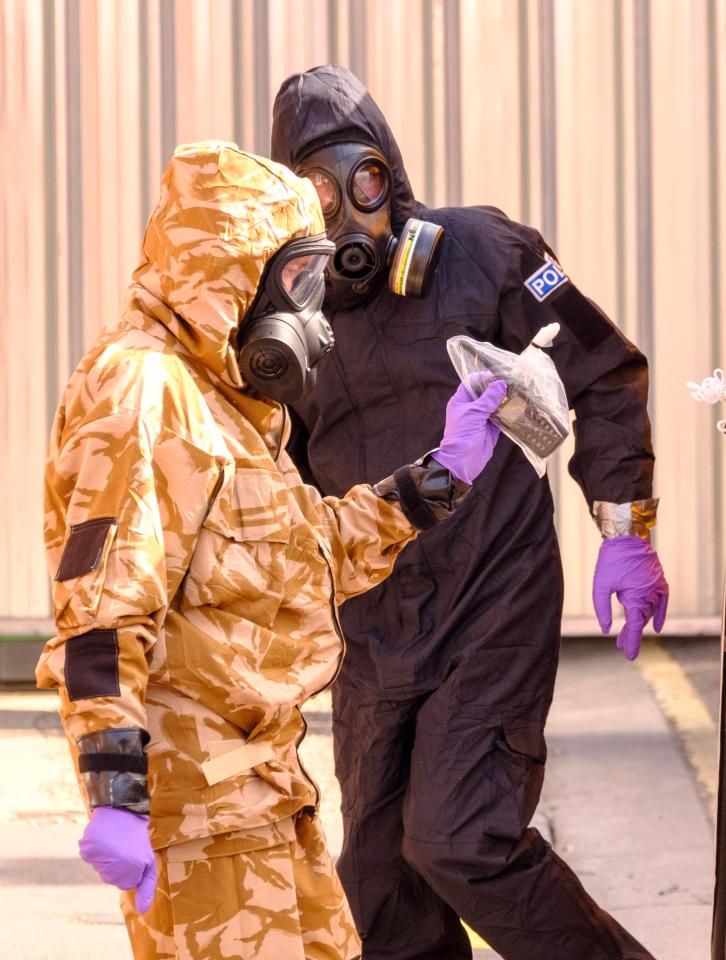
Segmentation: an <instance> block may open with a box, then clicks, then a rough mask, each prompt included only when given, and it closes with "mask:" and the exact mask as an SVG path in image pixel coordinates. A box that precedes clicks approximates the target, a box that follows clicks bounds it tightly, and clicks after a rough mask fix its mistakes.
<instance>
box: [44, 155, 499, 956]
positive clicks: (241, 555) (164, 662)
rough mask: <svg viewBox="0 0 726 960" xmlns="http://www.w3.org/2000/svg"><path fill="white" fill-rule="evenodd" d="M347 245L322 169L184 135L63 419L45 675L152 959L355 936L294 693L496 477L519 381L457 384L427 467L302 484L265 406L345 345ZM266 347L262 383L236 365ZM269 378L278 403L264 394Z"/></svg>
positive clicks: (326, 675) (335, 659) (93, 842)
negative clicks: (350, 611)
mask: <svg viewBox="0 0 726 960" xmlns="http://www.w3.org/2000/svg"><path fill="white" fill-rule="evenodd" d="M331 248H332V245H331V244H330V242H329V241H327V240H326V239H325V225H324V221H323V218H322V214H321V211H320V206H319V202H318V199H317V196H316V193H315V190H314V188H313V186H312V184H311V183H310V182H309V181H307V180H302V179H298V178H297V177H296V176H294V175H293V174H292V173H291V172H290V171H289V170H287V169H286V168H285V167H283V166H281V165H278V164H275V163H272V162H271V161H267V160H264V159H262V158H259V157H255V156H253V155H250V154H247V153H244V152H242V151H240V150H239V149H238V148H237V147H236V146H235V145H234V144H220V143H206V144H192V145H188V146H185V147H180V148H179V149H178V150H177V151H176V154H175V156H174V158H173V159H172V160H171V161H170V163H169V165H168V167H167V170H166V173H165V176H164V179H163V183H162V193H161V199H160V201H159V204H158V206H157V208H156V209H155V211H154V212H153V214H152V216H151V218H150V220H149V224H148V227H147V230H146V234H145V237H144V241H143V245H142V260H141V263H140V265H139V266H138V268H137V269H136V271H135V272H134V275H133V282H132V284H131V286H130V289H129V296H128V303H127V307H126V309H125V311H124V313H123V315H122V318H121V320H120V322H119V323H116V324H112V325H111V326H110V327H108V328H106V329H105V330H104V332H103V333H102V334H101V336H100V337H99V339H98V340H97V341H96V343H95V345H94V346H93V347H92V348H91V350H90V352H89V353H88V354H87V355H86V357H85V358H84V359H83V360H82V361H81V363H80V365H79V366H78V367H77V369H76V371H75V373H74V374H73V376H72V378H71V380H70V382H69V384H68V386H67V387H66V389H65V392H64V394H63V397H62V400H61V403H60V406H59V409H58V412H57V415H56V418H55V423H54V426H53V431H52V437H51V443H50V452H49V459H48V465H47V472H46V520H45V536H46V544H47V553H48V562H49V568H50V572H51V576H52V578H53V604H54V614H55V621H56V625H57V636H55V637H54V638H53V639H52V640H50V641H49V642H48V644H47V646H46V648H45V650H44V652H43V654H42V656H41V659H40V662H39V665H38V670H37V678H38V684H39V686H41V687H57V688H58V690H59V692H60V698H61V718H62V722H63V726H64V729H65V732H66V734H67V737H68V739H69V742H70V745H71V752H72V755H73V758H74V762H75V765H76V771H77V776H78V779H79V783H80V785H81V790H82V793H83V794H84V798H85V800H86V802H87V805H88V807H89V809H90V819H89V823H88V825H87V827H86V830H85V832H84V836H83V838H82V840H81V843H80V848H81V855H82V856H83V858H84V859H85V860H87V861H88V862H89V863H91V864H92V865H93V866H94V867H95V868H96V870H97V871H98V872H99V874H100V876H101V878H102V879H104V880H105V881H106V882H109V883H113V884H115V885H116V886H118V887H121V888H122V889H123V890H124V893H123V894H122V909H123V912H124V916H125V919H126V924H127V927H128V930H129V935H130V939H131V943H132V948H133V953H134V957H135V958H137V960H151V958H154V960H160V958H164V960H166V958H172V957H175V958H204V960H214V958H253V957H254V958H256V960H303V958H305V960H349V958H351V957H353V956H354V955H357V954H358V952H359V949H360V946H359V942H358V938H357V934H356V932H355V928H354V926H353V924H352V921H351V919H350V916H349V912H348V907H347V904H346V902H345V898H344V895H343V893H342V889H341V887H340V884H339V881H338V879H337V876H336V873H335V870H334V868H333V866H332V864H331V861H330V859H329V856H328V854H327V851H326V846H325V839H324V836H323V834H322V831H321V828H320V825H319V822H318V818H317V816H316V807H317V804H318V794H317V788H316V786H315V785H314V784H313V783H312V782H311V780H310V778H309V777H308V776H307V774H306V772H305V770H304V769H303V767H302V765H301V763H300V761H299V759H298V755H297V747H298V745H299V743H300V741H301V740H302V738H303V736H304V734H305V721H304V719H303V717H302V715H301V712H300V705H301V704H302V703H303V702H304V701H305V700H306V699H307V698H308V697H310V696H311V695H312V694H314V693H316V692H318V691H319V690H321V689H322V688H324V687H325V686H327V685H329V684H330V683H331V682H332V680H333V679H334V677H335V675H336V672H337V669H338V667H339V664H340V661H341V657H342V655H343V646H344V644H343V639H342V636H341V633H340V630H339V627H338V624H337V615H336V612H335V608H336V606H337V605H339V604H340V603H341V602H343V601H344V600H345V599H346V598H348V597H352V596H355V595H356V594H359V593H361V592H362V591H365V590H367V589H369V588H370V587H372V586H374V585H375V584H377V583H379V582H380V581H381V580H383V579H384V578H385V577H386V576H387V575H388V574H389V573H390V571H391V568H392V566H393V563H394V561H395V559H396V556H397V554H398V553H399V552H400V551H401V549H402V548H403V547H404V546H405V545H406V544H407V543H408V542H410V541H411V540H412V539H413V538H414V537H415V536H416V534H417V532H418V529H424V528H426V527H427V526H430V525H432V524H434V523H436V522H438V521H439V520H441V519H445V518H446V517H447V516H448V515H449V514H450V513H451V512H452V511H453V510H454V509H455V507H456V505H457V503H458V502H459V501H460V499H461V497H462V496H463V495H464V494H465V493H466V492H467V490H468V484H469V483H471V481H472V479H473V475H475V474H477V473H478V472H480V470H481V469H483V466H484V465H485V463H486V462H487V459H488V458H489V457H490V456H491V453H492V450H493V447H494V444H495V443H496V439H497V431H496V428H495V427H494V426H493V425H491V424H489V422H488V416H489V413H491V412H492V410H493V409H494V408H495V407H496V405H497V404H498V402H499V401H500V400H501V398H502V396H503V392H501V391H500V392H499V393H497V392H496V391H497V388H503V385H502V384H494V385H492V386H490V387H489V389H488V390H487V391H486V392H485V394H484V395H483V396H482V397H480V398H479V399H478V400H473V399H472V397H471V395H470V394H469V393H467V392H466V390H465V389H464V388H460V389H459V391H457V394H456V395H455V396H454V397H453V398H452V400H451V401H450V404H449V407H450V408H451V410H450V413H451V417H450V418H449V417H448V414H447V427H446V430H445V432H444V438H443V440H442V443H441V446H440V448H439V449H438V450H437V451H434V452H433V453H434V454H435V456H432V454H427V455H425V456H424V457H422V459H421V460H420V461H417V462H416V463H414V464H412V465H409V466H405V467H402V468H401V469H400V470H398V471H397V472H396V473H395V475H394V476H393V477H389V478H387V479H384V480H382V481H381V482H380V483H379V484H377V485H376V486H373V487H372V486H370V485H367V484H360V485H358V486H355V487H354V488H353V489H352V490H351V491H350V492H349V493H348V494H347V495H346V496H344V497H342V498H335V497H326V498H322V497H321V496H320V495H319V494H318V493H317V492H316V491H315V490H314V489H313V488H310V487H307V486H304V485H303V483H302V481H301V479H300V476H299V474H298V472H297V470H296V468H295V467H294V466H293V464H292V461H291V460H290V459H289V457H288V456H287V454H286V453H285V443H286V440H287V438H288V434H289V425H288V416H287V413H286V408H285V407H284V405H282V404H281V403H280V402H277V400H276V399H273V397H275V396H278V395H282V394H288V395H290V396H294V395H295V392H296V390H298V389H299V387H300V384H301V383H302V382H303V381H304V379H305V377H308V376H310V369H309V368H310V367H312V366H314V363H315V361H316V359H318V357H319V355H320V353H321V352H323V351H324V350H325V349H327V348H328V347H329V346H330V342H331V337H330V330H329V328H328V327H327V324H326V322H325V320H324V318H323V317H322V314H320V313H319V306H320V303H321V302H322V298H323V269H324V266H325V263H326V262H327V258H328V256H329V254H330V251H331ZM271 285H272V286H271ZM275 285H276V286H275ZM273 287H275V289H274V290H273ZM271 290H272V292H270V291H271ZM283 301H284V302H283ZM280 303H283V307H282V310H283V314H284V315H283V316H282V319H280V306H279V304H280ZM275 304H277V306H275ZM311 304H312V306H311ZM285 310H287V313H284V311H285ZM305 311H307V313H305ZM301 317H302V318H303V319H302V321H300V318H301ZM276 324H277V326H275V325H276ZM296 324H298V326H297V327H296V326H295V325H296ZM301 324H302V325H301ZM260 325H261V326H260ZM270 325H271V326H270ZM286 325H287V326H286ZM283 327H285V328H286V329H287V333H286V334H284V336H282V333H281V331H282V328H283ZM295 329H296V330H297V335H298V340H297V341H295V344H296V346H295V347H294V349H293V348H292V347H290V344H291V343H292V342H293V341H294V340H295V337H294V336H292V335H291V334H290V333H289V331H290V330H293V331H294V330H295ZM250 331H252V333H251V332H250ZM271 331H272V333H271ZM278 335H280V336H282V339H283V340H284V337H285V336H288V341H289V342H288V345H287V348H286V349H287V353H286V354H285V356H286V357H287V359H288V360H290V361H291V363H292V367H294V362H293V361H294V360H295V356H297V357H298V359H299V358H300V357H302V361H301V362H300V363H299V364H298V368H297V374H298V375H299V376H298V380H297V381H295V382H294V383H293V385H292V387H289V383H288V385H287V386H286V387H285V388H284V389H282V388H281V387H280V383H279V382H278V383H276V381H275V376H276V375H278V374H279V375H280V376H282V374H283V373H284V370H283V367H284V364H283V367H277V368H275V363H274V362H273V361H274V360H275V358H277V360H279V357H280V354H279V352H278V354H275V351H274V349H273V348H274V346H275V344H276V343H277V344H278V346H279V343H280V342H282V341H280V340H279V338H278V339H276V337H277V336H278ZM255 337H257V338H258V341H259V342H260V343H262V344H263V349H262V352H261V354H260V355H258V357H257V361H256V362H257V367H256V368H255V371H256V374H255V375H258V376H257V380H256V381H255V379H254V376H253V373H255V371H253V372H252V373H250V377H251V379H246V378H245V377H243V374H242V370H243V369H244V368H245V366H244V363H243V362H242V360H243V355H244V351H245V349H246V347H245V346H244V345H245V344H249V342H253V343H255V342H258V341H256V340H255ZM250 338H251V339H250ZM265 338H267V339H265ZM290 338H291V339H290ZM295 350H297V351H298V353H297V354H295ZM301 350H302V353H300V351H301ZM265 351H267V353H266V352H265ZM283 353H284V351H283ZM271 358H272V359H271ZM285 362H287V360H286V361H285ZM266 364H267V366H266ZM248 366H249V364H248ZM252 366H254V364H253V365H252ZM252 366H250V370H252ZM292 367H291V368H290V369H292ZM281 371H282V372H281ZM266 376H267V377H269V390H268V391H267V392H266V391H265V390H260V389H255V388H254V387H253V386H252V383H253V382H257V384H258V386H259V384H262V386H263V387H264V384H265V382H266V381H265V377H266ZM293 379H294V378H293ZM462 390H463V391H464V392H463V393H462ZM447 445H448V446H447ZM447 458H448V459H447ZM462 458H463V459H462ZM467 458H468V460H469V461H470V462H469V465H468V466H467V467H466V469H464V467H462V468H461V469H459V468H458V467H454V469H453V470H452V471H451V472H450V470H449V469H448V468H447V465H453V464H455V463H460V462H461V463H463V462H464V461H466V460H467ZM472 463H473V464H474V466H473V467H472ZM467 471H468V472H467ZM157 872H158V877H157ZM134 890H135V893H134Z"/></svg>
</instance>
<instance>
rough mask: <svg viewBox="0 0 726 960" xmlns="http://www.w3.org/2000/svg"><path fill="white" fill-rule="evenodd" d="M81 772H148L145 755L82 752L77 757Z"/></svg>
mask: <svg viewBox="0 0 726 960" xmlns="http://www.w3.org/2000/svg"><path fill="white" fill-rule="evenodd" d="M78 769H79V770H80V772H81V773H102V772H104V771H106V770H116V771H118V772H119V773H148V770H149V761H148V760H147V759H146V756H145V755H144V756H141V757H140V756H137V755H135V754H131V753H82V754H81V755H80V757H79V758H78Z"/></svg>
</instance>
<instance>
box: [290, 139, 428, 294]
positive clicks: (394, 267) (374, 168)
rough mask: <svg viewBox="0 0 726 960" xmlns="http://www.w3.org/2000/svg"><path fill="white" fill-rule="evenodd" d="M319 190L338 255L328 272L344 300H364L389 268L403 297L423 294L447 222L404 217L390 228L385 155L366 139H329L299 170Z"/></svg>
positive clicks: (393, 286) (391, 284)
mask: <svg viewBox="0 0 726 960" xmlns="http://www.w3.org/2000/svg"><path fill="white" fill-rule="evenodd" d="M296 173H297V174H298V176H300V177H307V178H308V179H309V180H311V181H312V183H313V186H314V187H315V189H316V190H317V193H318V198H319V199H320V205H321V207H322V210H323V216H324V217H325V228H326V233H327V236H328V237H329V238H330V239H331V240H332V241H333V242H334V243H335V255H334V256H333V258H332V260H331V261H330V263H329V264H328V268H327V277H328V281H329V283H330V284H331V286H332V288H333V290H334V291H335V293H336V295H337V296H336V300H337V301H338V302H339V303H340V304H341V305H346V306H347V305H352V304H354V303H356V302H360V301H361V300H363V299H365V297H366V295H367V294H368V292H369V291H370V290H371V288H372V287H373V286H374V284H375V283H376V281H377V280H379V279H381V278H382V277H383V275H384V273H385V272H386V271H388V286H389V289H390V290H392V291H393V292H394V293H396V294H398V295H399V296H402V297H419V298H422V297H425V296H426V294H427V293H428V292H429V290H430V289H431V284H432V282H433V279H434V273H435V272H436V266H437V264H438V261H439V256H440V254H441V241H442V239H443V235H444V230H443V227H440V226H438V224H434V223H427V222H426V221H424V220H414V219H409V220H407V221H406V223H405V225H404V228H403V231H402V233H401V236H400V237H398V238H396V237H394V236H393V232H392V230H391V213H390V198H391V172H390V169H389V167H388V163H387V161H386V159H385V157H384V156H383V154H382V153H381V152H380V151H379V150H376V149H375V147H370V146H368V145H367V144H364V143H352V142H347V143H331V144H328V145H327V146H324V147H320V148H319V149H317V150H314V151H313V152H312V153H309V154H308V155H307V156H306V157H304V159H303V160H302V161H301V163H300V164H299V165H298V167H297V169H296Z"/></svg>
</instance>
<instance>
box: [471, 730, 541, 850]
mask: <svg viewBox="0 0 726 960" xmlns="http://www.w3.org/2000/svg"><path fill="white" fill-rule="evenodd" d="M543 728H544V721H538V720H534V721H533V720H530V719H518V718H512V717H505V718H504V720H503V723H502V726H501V728H500V729H499V730H498V731H497V735H496V737H495V747H496V750H495V752H494V755H493V758H492V760H493V762H494V763H495V764H496V765H497V766H498V767H499V770H498V772H497V778H496V779H497V783H498V784H499V787H500V790H499V791H498V795H497V796H496V802H495V803H494V804H493V805H492V807H491V809H490V810H489V811H488V815H487V819H486V824H485V828H484V829H485V832H486V833H487V834H488V835H489V836H491V837H497V838H501V839H505V840H512V841H516V840H518V839H519V838H520V837H521V835H522V833H523V832H524V831H525V830H526V828H527V827H528V826H529V823H530V821H531V819H532V817H533V816H534V811H535V808H536V807H537V803H538V802H539V796H540V792H541V790H542V781H543V779H544V765H545V760H546V757H547V748H546V746H545V740H544V733H543Z"/></svg>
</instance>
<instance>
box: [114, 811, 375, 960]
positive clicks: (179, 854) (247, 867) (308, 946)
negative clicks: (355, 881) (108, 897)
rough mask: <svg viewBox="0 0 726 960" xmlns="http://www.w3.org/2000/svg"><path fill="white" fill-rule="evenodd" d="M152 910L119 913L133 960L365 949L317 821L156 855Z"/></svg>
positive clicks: (347, 956)
mask: <svg viewBox="0 0 726 960" xmlns="http://www.w3.org/2000/svg"><path fill="white" fill-rule="evenodd" d="M157 863H158V872H159V880H158V886H157V892H156V896H155V898H154V902H153V904H152V905H151V908H150V909H149V910H148V911H147V912H146V913H145V914H143V915H139V914H138V913H136V911H135V909H134V899H133V891H132V892H130V893H124V894H123V895H122V897H121V906H122V909H123V912H124V916H125V919H126V925H127V927H128V931H129V936H130V938H131V945H132V949H133V954H134V960H281V958H283V957H284V958H285V960H351V958H353V957H356V956H357V955H358V954H359V952H360V945H359V942H358V938H357V935H356V933H355V928H354V926H353V922H352V920H351V918H350V913H349V910H348V905H347V903H346V900H345V896H344V894H343V891H342V888H341V886H340V882H339V881H338V877H337V874H336V872H335V868H334V866H333V864H332V863H331V860H330V857H329V856H328V853H327V850H326V847H325V838H324V836H323V833H322V830H321V828H320V824H319V821H318V820H317V819H311V818H310V817H308V816H307V815H306V814H301V815H300V816H298V817H297V818H295V820H294V822H293V820H286V821H281V822H280V823H276V824H272V825H270V826H269V827H265V828H261V829H260V830H259V831H249V832H247V833H245V834H244V835H243V834H226V835H223V836H221V837H214V838H209V839H203V840H193V841H190V842H189V843H183V844H178V845H176V846H174V847H168V848H166V849H165V850H159V851H157Z"/></svg>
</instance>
